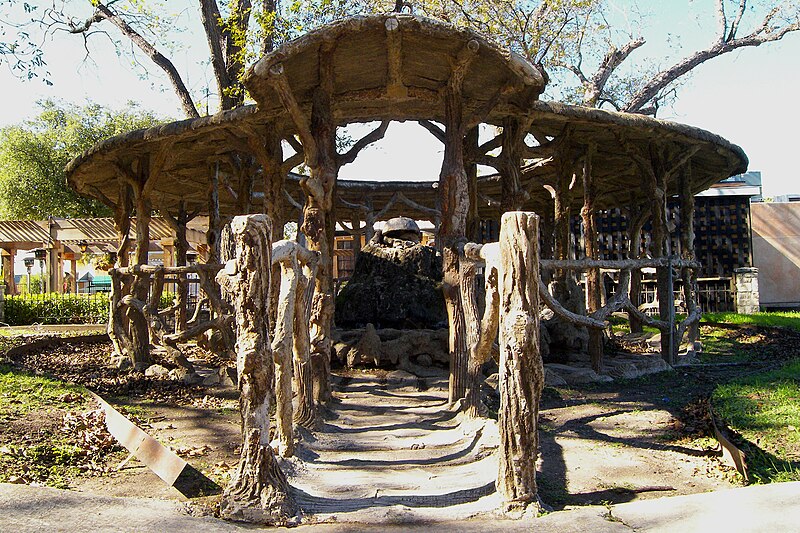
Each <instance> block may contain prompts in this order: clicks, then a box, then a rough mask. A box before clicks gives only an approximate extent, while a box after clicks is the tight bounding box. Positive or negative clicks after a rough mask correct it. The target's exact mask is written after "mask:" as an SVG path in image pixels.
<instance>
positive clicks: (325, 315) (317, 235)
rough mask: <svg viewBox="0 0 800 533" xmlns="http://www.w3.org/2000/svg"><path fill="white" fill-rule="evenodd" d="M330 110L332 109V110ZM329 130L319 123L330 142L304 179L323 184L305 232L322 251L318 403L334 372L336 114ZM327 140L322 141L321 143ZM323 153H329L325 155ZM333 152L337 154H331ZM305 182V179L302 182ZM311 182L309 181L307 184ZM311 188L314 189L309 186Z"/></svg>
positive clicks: (315, 356) (316, 334)
mask: <svg viewBox="0 0 800 533" xmlns="http://www.w3.org/2000/svg"><path fill="white" fill-rule="evenodd" d="M328 111H330V109H328ZM327 116H328V119H329V120H330V121H329V120H326V121H324V122H325V123H327V126H328V128H329V130H326V129H325V128H324V127H323V124H322V122H323V121H321V123H320V124H318V126H319V127H318V128H317V131H316V136H317V137H318V138H320V140H323V139H324V140H323V142H324V143H325V144H326V145H327V148H328V149H327V150H324V149H320V158H321V159H323V161H322V163H321V164H320V165H318V166H316V167H312V169H311V176H309V177H308V178H305V179H304V180H303V181H306V182H315V185H314V186H313V187H314V189H316V188H317V184H318V185H319V190H320V191H321V192H322V194H321V195H317V194H315V193H312V194H309V195H308V196H307V198H306V205H305V208H304V209H303V227H302V231H303V234H304V235H305V236H306V239H307V241H306V242H307V246H308V249H309V250H312V251H315V252H318V253H319V256H320V259H319V269H318V271H317V277H316V279H315V280H314V283H315V286H316V290H315V291H314V297H313V301H312V303H311V316H310V319H309V325H310V328H309V329H310V334H311V368H312V370H313V376H314V399H315V401H316V402H317V403H327V402H328V400H330V396H331V390H330V373H331V361H330V357H331V326H332V323H333V311H334V309H333V306H334V302H333V298H334V294H333V292H334V286H333V235H334V229H335V228H334V224H335V218H334V213H333V194H334V188H335V186H336V177H337V168H336V164H335V162H334V161H333V159H332V158H333V157H334V156H335V148H336V147H335V144H334V143H335V137H336V131H335V130H336V128H335V126H334V125H333V123H332V117H330V115H327ZM323 142H320V143H319V145H320V146H321V145H322V144H323ZM323 152H327V154H325V155H324V156H323V155H322V153H323ZM331 152H333V153H331ZM301 183H302V182H301ZM307 185H308V184H307ZM309 189H310V188H309Z"/></svg>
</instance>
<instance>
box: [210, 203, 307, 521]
mask: <svg viewBox="0 0 800 533" xmlns="http://www.w3.org/2000/svg"><path fill="white" fill-rule="evenodd" d="M231 233H232V237H233V239H234V241H235V244H236V256H235V258H234V259H232V260H231V261H229V262H228V264H227V265H226V267H225V269H224V270H222V271H220V273H219V274H218V275H217V282H218V283H219V284H220V287H221V288H222V289H223V290H224V291H225V293H226V294H227V295H228V297H229V298H230V300H231V301H232V302H233V308H234V312H235V315H236V367H237V370H238V378H239V382H238V385H239V391H240V397H239V405H240V409H241V415H242V440H243V444H242V454H241V459H240V460H239V465H238V467H237V468H236V471H235V472H234V474H233V477H232V478H231V482H230V484H229V485H228V486H227V487H226V489H225V492H224V494H223V496H222V501H221V502H220V512H221V514H222V516H223V517H225V518H229V519H233V520H242V521H248V522H259V523H266V524H282V523H285V521H286V520H287V519H288V518H289V517H291V516H293V515H294V514H295V513H296V512H297V506H296V505H295V503H294V501H293V500H292V497H291V495H290V494H289V485H288V483H287V481H286V477H285V476H284V475H283V473H282V472H281V470H280V468H279V467H278V465H277V463H276V462H275V458H274V456H273V452H272V448H271V447H270V445H269V426H270V421H269V398H270V395H271V389H272V387H273V381H272V376H271V372H270V370H271V368H272V349H271V346H270V341H269V333H268V331H269V329H268V324H267V322H266V317H267V309H268V303H269V302H268V300H269V277H270V265H271V253H272V249H271V239H270V237H271V224H270V221H269V218H268V217H267V216H266V215H247V216H237V217H235V218H234V219H233V222H232V223H231Z"/></svg>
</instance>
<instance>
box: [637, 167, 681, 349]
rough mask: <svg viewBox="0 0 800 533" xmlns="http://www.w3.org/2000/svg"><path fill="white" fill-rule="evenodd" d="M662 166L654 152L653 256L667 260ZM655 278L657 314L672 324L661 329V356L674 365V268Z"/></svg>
mask: <svg viewBox="0 0 800 533" xmlns="http://www.w3.org/2000/svg"><path fill="white" fill-rule="evenodd" d="M660 163H661V161H660V157H658V155H657V154H652V153H651V156H650V164H651V169H650V172H649V176H648V179H646V180H645V184H646V187H647V189H648V192H649V195H650V199H651V205H652V209H653V217H652V219H651V225H652V230H651V232H650V234H651V236H652V241H651V249H650V253H651V254H652V255H653V257H655V258H659V257H667V256H669V254H670V246H669V240H668V239H669V232H668V230H667V190H666V189H667V184H666V178H667V174H666V172H665V171H664V169H663V168H661V166H662V165H661V164H660ZM656 279H657V288H656V291H657V293H658V312H659V315H660V317H661V320H662V321H665V322H667V323H668V324H669V325H668V326H667V327H666V328H664V329H662V330H661V357H662V358H663V359H664V360H665V361H666V362H667V363H669V364H670V365H674V364H675V363H676V361H677V354H678V341H677V339H676V338H675V333H676V331H675V295H674V292H673V288H674V284H673V283H674V273H673V270H672V265H671V264H670V265H667V266H664V267H658V268H657V269H656Z"/></svg>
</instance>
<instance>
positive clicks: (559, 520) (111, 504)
mask: <svg viewBox="0 0 800 533" xmlns="http://www.w3.org/2000/svg"><path fill="white" fill-rule="evenodd" d="M180 509H181V504H180V503H178V502H175V501H170V500H153V499H140V498H113V497H108V496H102V495H97V494H89V493H83V492H72V491H64V490H58V489H51V488H45V487H29V486H25V485H9V484H0V531H2V532H9V533H10V532H38V531H41V532H48V533H51V532H57V531H64V532H80V531H91V532H104V533H105V532H130V531H136V532H142V533H150V532H153V533H155V532H159V533H160V532H163V531H169V532H171V533H180V532H187V533H188V532H192V533H193V532H198V531H213V532H216V531H221V532H232V531H239V532H241V531H245V530H252V529H253V526H252V525H239V524H234V523H228V522H224V521H221V520H216V519H213V518H194V517H191V516H187V515H186V514H183V513H182V512H181V510H180ZM722 528H724V531H725V532H726V533H740V532H741V533H744V532H761V531H770V532H772V531H774V532H784V531H800V482H794V483H777V484H773V485H757V486H751V487H744V488H739V489H733V490H725V491H718V492H712V493H705V494H695V495H690V496H676V497H672V498H660V499H656V500H646V501H641V502H631V503H624V504H620V505H614V506H611V507H609V508H606V507H599V506H594V507H583V508H579V509H573V510H568V511H558V512H554V513H550V514H548V515H546V516H543V517H541V518H538V519H536V521H535V522H532V521H524V522H522V521H511V520H469V521H462V522H458V523H436V524H431V523H427V524H419V523H418V524H397V525H386V524H372V525H359V524H319V525H306V526H300V527H298V528H293V529H292V531H296V532H298V533H300V532H310V533H329V532H345V531H375V532H380V533H387V532H400V531H403V532H405V531H412V532H427V531H453V532H456V531H457V532H464V533H478V532H485V531H509V532H513V531H520V532H521V531H532V530H535V531H536V532H537V533H572V532H574V533H587V532H590V531H591V532H608V533H617V532H630V531H632V530H633V531H653V532H660V531H663V532H667V531H669V532H670V533H674V532H676V531H679V532H681V533H685V532H693V531H698V532H700V531H703V532H705V531H715V530H719V529H722ZM281 531H287V530H283V529H282V530H281Z"/></svg>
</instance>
